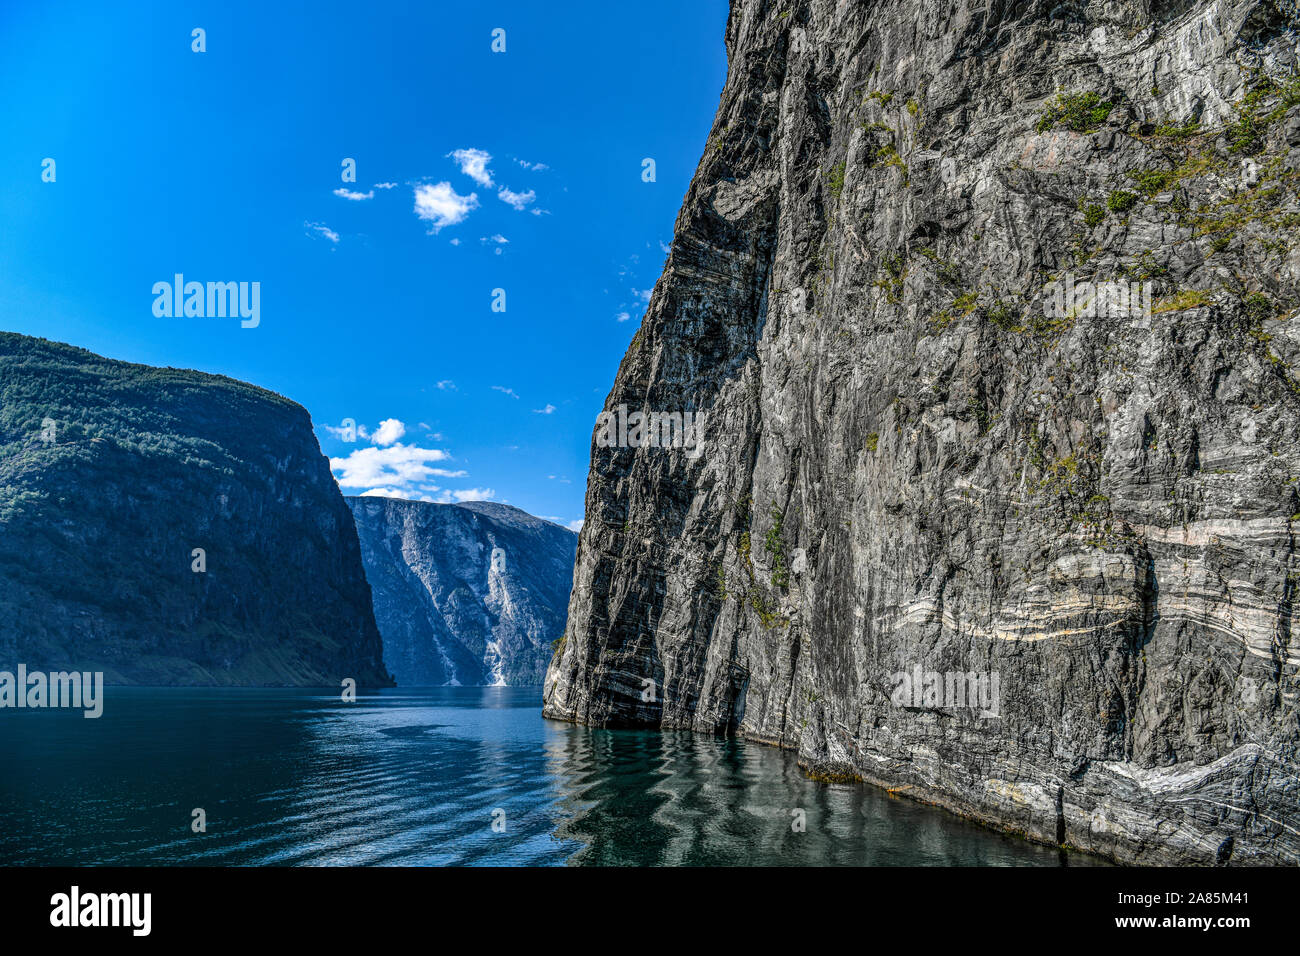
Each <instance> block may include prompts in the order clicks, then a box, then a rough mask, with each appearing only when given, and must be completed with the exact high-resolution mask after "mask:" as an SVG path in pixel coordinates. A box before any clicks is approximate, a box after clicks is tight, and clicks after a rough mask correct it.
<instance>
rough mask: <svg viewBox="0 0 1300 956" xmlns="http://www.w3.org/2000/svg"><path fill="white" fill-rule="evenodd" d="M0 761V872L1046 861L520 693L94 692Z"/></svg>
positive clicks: (784, 757) (775, 769) (929, 818)
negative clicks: (89, 707) (347, 700)
mask: <svg viewBox="0 0 1300 956" xmlns="http://www.w3.org/2000/svg"><path fill="white" fill-rule="evenodd" d="M0 768H3V770H0V864H69V865H83V864H117V865H128V864H176V863H188V864H215V865H231V864H237V865H238V864H281V865H302V864H323V865H336V864H379V865H437V864H489V865H521V864H522V865H560V864H606V865H609V864H714V865H733V864H734V865H745V864H751V865H768V864H785V865H805V864H864V865H872V864H874V865H893V864H913V865H926V864H934V865H977V864H991V865H1031V866H1059V865H1061V864H1062V863H1063V862H1065V858H1064V857H1063V856H1062V855H1061V854H1060V853H1058V852H1057V851H1054V850H1050V849H1046V848H1042V847H1037V846H1034V845H1031V844H1028V843H1025V842H1024V841H1021V840H1017V839H1015V838H1012V837H1007V836H1003V835H1001V834H998V833H994V832H992V831H990V830H986V829H983V828H980V827H977V826H975V825H973V824H969V823H966V822H964V821H962V820H958V819H956V818H954V817H952V816H949V815H947V814H945V813H943V812H941V811H938V810H934V809H932V808H929V807H924V806H921V805H919V804H916V803H912V802H909V801H904V800H896V799H891V798H890V797H888V796H887V795H885V794H883V793H881V792H880V791H877V790H874V789H871V788H867V787H860V786H847V785H846V786H826V785H823V784H818V783H814V782H812V781H810V780H808V779H807V778H805V777H804V776H803V775H802V774H801V773H800V772H799V770H798V769H797V768H796V766H795V763H794V758H793V757H792V756H791V755H789V754H786V753H783V752H781V751H779V750H776V749H774V748H771V747H765V746H762V745H759V744H753V743H747V742H745V741H736V740H718V739H714V738H712V737H708V736H695V735H692V734H687V733H673V732H668V733H662V734H661V733H657V732H641V731H605V730H592V729H588V728H582V727H574V726H570V725H567V724H558V723H554V722H551V721H545V720H543V719H542V718H541V715H540V700H539V693H538V691H537V689H535V688H527V689H524V688H436V689H428V690H416V691H411V690H405V691H403V690H393V691H387V692H383V693H380V694H377V695H372V696H367V697H362V698H361V699H359V700H358V701H357V702H356V703H354V704H344V703H342V702H341V701H340V700H339V699H338V698H337V697H323V696H320V695H319V694H317V693H310V692H302V691H291V690H210V689H140V688H130V689H128V688H109V689H108V692H107V699H106V702H105V706H104V715H103V716H102V717H101V718H99V719H98V720H86V719H84V718H83V717H82V716H81V714H80V712H79V711H75V712H70V711H28V710H22V711H19V710H4V711H0ZM196 807H201V808H203V809H204V810H205V811H206V812H207V832H206V833H193V832H191V829H190V823H191V811H192V810H193V809H194V808H196ZM796 808H800V809H802V810H803V811H804V813H805V815H806V820H807V829H806V831H805V832H802V833H796V832H793V830H792V829H791V822H792V820H793V819H794V818H793V817H792V815H791V810H792V809H796ZM494 811H504V821H505V830H504V832H495V831H494V829H493V826H492V823H493V819H494V816H493V814H494ZM497 819H501V815H500V814H499V813H498V814H497ZM1089 862H1090V861H1089V860H1087V859H1086V858H1082V857H1078V856H1073V855H1072V856H1070V857H1069V858H1068V863H1069V864H1070V865H1080V864H1083V865H1086V864H1088V863H1089Z"/></svg>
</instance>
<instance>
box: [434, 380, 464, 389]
mask: <svg viewBox="0 0 1300 956" xmlns="http://www.w3.org/2000/svg"><path fill="white" fill-rule="evenodd" d="M438 387H439V388H440V389H442V390H443V391H444V392H446V391H452V392H456V391H459V389H458V388H456V383H455V382H453V381H452V380H451V379H449V378H444V379H443V380H442V381H441V382H439V383H438Z"/></svg>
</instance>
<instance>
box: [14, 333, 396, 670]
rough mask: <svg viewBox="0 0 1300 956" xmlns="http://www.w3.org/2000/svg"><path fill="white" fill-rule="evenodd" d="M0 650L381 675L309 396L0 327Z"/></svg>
mask: <svg viewBox="0 0 1300 956" xmlns="http://www.w3.org/2000/svg"><path fill="white" fill-rule="evenodd" d="M0 662H9V663H17V662H22V663H25V664H27V665H28V667H29V668H45V669H63V668H69V669H78V670H102V671H104V673H105V678H106V680H107V681H109V682H111V683H134V684H155V685H272V686H295V685H296V686H315V685H320V686H332V687H338V686H339V685H340V683H341V681H342V680H344V679H347V678H351V679H353V680H355V681H356V682H357V683H358V685H362V686H366V685H371V686H373V685H387V684H390V683H391V678H390V677H389V676H388V674H387V673H386V672H385V670H384V667H383V663H382V653H381V645H380V638H379V632H378V630H377V629H376V627H375V623H374V617H373V613H372V610H371V603H370V589H369V588H368V587H367V586H366V581H365V576H364V572H363V570H362V567H361V559H360V549H359V546H358V542H357V536H356V531H355V528H354V526H353V523H352V520H351V514H350V513H349V511H348V509H347V507H346V506H345V505H344V503H343V497H342V495H341V494H340V492H339V490H338V486H337V484H336V483H335V481H334V478H333V476H332V474H331V473H330V468H329V462H328V460H327V459H326V458H325V456H324V455H322V454H321V451H320V446H319V444H318V443H317V441H316V437H315V434H314V433H313V431H312V423H311V419H310V416H309V415H308V414H307V412H306V410H305V409H303V408H302V407H301V406H300V405H297V404H295V403H294V402H291V401H289V400H288V399H286V398H284V397H282V396H280V395H277V394H275V393H273V392H269V391H266V390H264V389H260V388H257V387H255V386H252V385H249V384H246V383H244V382H239V381H236V380H235V379H231V378H226V377H224V376H219V375H208V374H205V373H202V372H195V371H189V370H182V369H173V368H153V367H150V366H146V365H135V364H131V363H127V362H119V361H114V360H112V359H106V358H103V357H101V356H98V355H95V354H93V353H91V352H88V351H86V350H85V349H79V348H74V347H72V346H68V345H63V344H59V343H56V342H50V341H48V340H46V339H37V338H31V337H28V336H23V335H17V334H13V333H0Z"/></svg>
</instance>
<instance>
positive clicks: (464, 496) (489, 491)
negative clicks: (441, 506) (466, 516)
mask: <svg viewBox="0 0 1300 956" xmlns="http://www.w3.org/2000/svg"><path fill="white" fill-rule="evenodd" d="M496 496H497V493H496V489H494V488H462V489H461V490H459V491H453V490H450V489H448V490H447V491H444V492H443V493H442V494H441V495H439V497H438V500H439V501H441V502H443V503H446V504H450V503H451V502H453V501H491V500H492V499H493V498H495V497H496Z"/></svg>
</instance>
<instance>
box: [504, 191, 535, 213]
mask: <svg viewBox="0 0 1300 956" xmlns="http://www.w3.org/2000/svg"><path fill="white" fill-rule="evenodd" d="M497 198H498V199H500V200H501V201H502V202H503V203H506V204H508V205H510V206H513V207H514V208H515V209H518V210H520V211H521V212H522V211H523V208H524V207H525V206H527V205H528V204H529V203H530V202H532V201H533V200H534V199H536V198H537V193H535V192H534V191H533V190H531V189H530V190H528V192H526V193H517V192H514V191H513V190H512V189H510V187H508V186H502V187H501V191H500V192H498V193H497Z"/></svg>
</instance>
